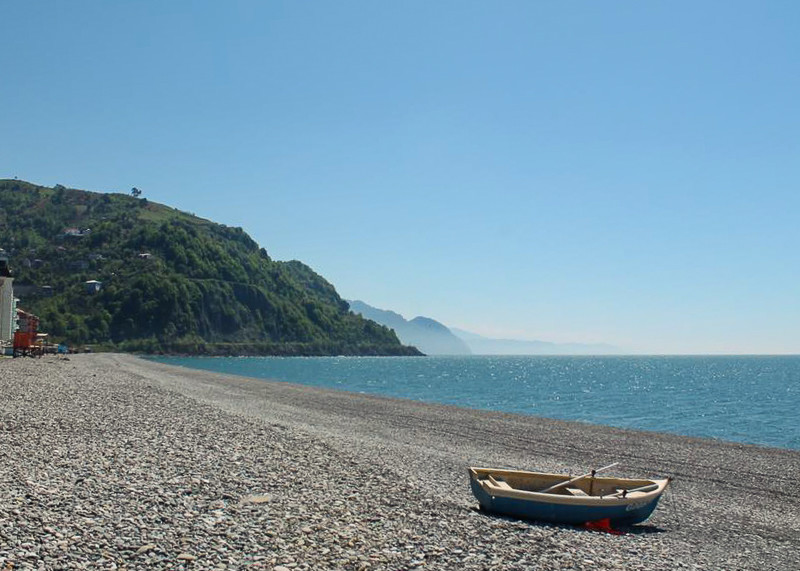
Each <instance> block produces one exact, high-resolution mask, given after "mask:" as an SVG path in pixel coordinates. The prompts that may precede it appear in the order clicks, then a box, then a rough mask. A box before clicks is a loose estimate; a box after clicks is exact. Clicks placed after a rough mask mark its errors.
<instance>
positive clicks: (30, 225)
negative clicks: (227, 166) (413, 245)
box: [0, 180, 419, 355]
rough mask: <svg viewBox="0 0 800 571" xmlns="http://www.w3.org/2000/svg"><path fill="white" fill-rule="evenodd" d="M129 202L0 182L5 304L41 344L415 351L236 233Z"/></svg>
mask: <svg viewBox="0 0 800 571" xmlns="http://www.w3.org/2000/svg"><path fill="white" fill-rule="evenodd" d="M132 194H133V196H128V195H125V194H110V193H95V192H88V191H83V190H76V189H70V188H65V187H64V186H61V185H56V186H55V187H54V188H47V187H43V186H37V185H34V184H31V183H27V182H23V181H17V180H0V248H3V249H5V250H6V251H7V253H8V254H9V267H10V268H11V270H12V271H13V272H14V278H15V281H14V292H15V296H16V297H18V298H20V304H19V305H20V307H21V308H23V309H25V310H26V311H29V312H31V313H34V314H36V315H38V316H39V317H40V318H41V326H40V330H42V331H45V332H47V333H49V334H50V336H51V338H52V339H54V340H57V341H63V342H67V343H68V344H73V345H84V344H92V345H97V346H98V347H100V348H108V349H118V350H135V351H146V352H182V353H192V354H196V353H206V354H285V355H295V354H296V355H336V354H358V355H364V354H374V355H412V354H419V351H417V350H416V349H414V348H411V347H404V346H403V345H401V343H400V341H399V340H398V339H397V336H396V335H395V333H393V332H392V331H391V330H390V329H389V328H387V327H384V326H382V325H378V324H377V323H375V322H373V321H369V320H367V319H364V318H362V317H360V316H357V315H354V314H353V313H351V312H350V311H349V307H348V305H347V303H346V302H345V301H344V300H342V299H341V298H340V297H339V295H338V294H337V293H336V290H335V288H334V287H333V285H331V284H330V283H329V282H327V281H326V280H325V279H324V278H323V277H322V276H320V275H318V274H316V273H315V272H314V271H313V270H312V269H311V268H309V267H308V266H306V265H305V264H303V263H301V262H298V261H291V262H279V261H275V260H272V259H271V258H270V257H269V255H268V254H267V251H266V250H265V249H264V248H260V247H259V245H258V244H256V243H255V242H254V241H253V240H252V239H251V238H250V236H248V235H247V234H246V233H245V232H244V230H242V229H241V228H231V227H228V226H224V225H222V224H217V223H215V222H211V221H209V220H204V219H201V218H198V217H196V216H194V215H191V214H187V213H185V212H181V211H179V210H176V209H174V208H170V207H168V206H164V205H161V204H157V203H154V202H151V201H148V200H147V199H146V198H138V196H139V195H140V194H141V193H139V192H138V191H136V189H133V191H132ZM220 200H224V197H223V196H222V195H221V196H220ZM98 282H99V283H98Z"/></svg>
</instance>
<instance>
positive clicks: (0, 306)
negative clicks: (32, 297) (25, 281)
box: [0, 250, 17, 341]
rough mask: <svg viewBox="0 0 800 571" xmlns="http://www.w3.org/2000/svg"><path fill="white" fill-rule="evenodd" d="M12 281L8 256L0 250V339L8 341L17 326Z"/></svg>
mask: <svg viewBox="0 0 800 571" xmlns="http://www.w3.org/2000/svg"><path fill="white" fill-rule="evenodd" d="M13 282H14V278H12V277H11V271H9V269H8V256H7V255H6V253H5V251H3V250H0V341H10V340H11V338H12V337H13V336H14V330H15V329H16V328H17V310H16V304H15V303H14V289H13Z"/></svg>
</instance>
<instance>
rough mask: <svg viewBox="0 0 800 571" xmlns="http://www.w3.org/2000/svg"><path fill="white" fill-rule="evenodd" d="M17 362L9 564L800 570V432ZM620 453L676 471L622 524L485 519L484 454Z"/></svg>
mask: <svg viewBox="0 0 800 571" xmlns="http://www.w3.org/2000/svg"><path fill="white" fill-rule="evenodd" d="M0 372H2V377H3V379H2V381H0V394H2V395H3V398H4V401H5V402H6V404H5V406H4V407H3V409H0V443H2V447H1V448H0V449H2V450H3V452H1V453H0V454H2V458H3V460H4V461H3V462H2V464H0V487H1V488H2V489H1V490H0V491H2V495H1V496H0V498H5V499H2V500H0V522H1V521H3V520H5V521H8V522H11V523H10V524H8V525H4V524H2V523H0V538H2V539H4V540H5V542H6V544H7V545H9V547H5V546H2V545H0V565H5V564H7V563H8V562H12V563H14V564H15V565H19V564H21V563H22V562H30V563H33V562H35V561H41V562H44V563H45V565H52V566H53V567H51V568H69V567H70V566H73V567H78V566H80V565H81V564H88V563H91V565H92V566H100V567H104V566H106V567H108V568H111V567H112V564H113V565H115V566H117V567H122V566H125V567H128V568H144V567H148V568H152V567H156V568H164V569H168V568H169V569H172V568H181V567H183V566H185V567H187V568H188V567H190V566H194V567H195V568H230V569H235V568H241V567H245V566H248V567H253V568H263V569H272V568H276V567H279V566H283V567H285V568H287V569H292V568H298V569H314V568H317V569H319V568H343V569H359V568H363V569H404V568H409V567H423V566H424V567H426V568H435V569H448V568H453V567H456V566H457V567H462V568H465V569H486V568H492V567H495V568H498V569H526V568H532V567H536V566H538V567H539V568H542V569H558V568H562V569H563V568H581V567H587V566H589V565H590V564H589V563H587V561H591V562H592V564H591V566H592V567H593V568H597V569H674V568H676V567H681V566H682V567H684V568H696V569H714V568H732V569H763V568H765V567H766V568H771V569H773V568H774V569H796V568H800V517H798V516H800V502H799V501H798V499H797V494H796V485H797V484H796V474H797V473H798V471H800V452H798V451H794V450H791V449H783V448H768V447H761V446H757V445H748V444H739V443H732V442H726V441H718V440H708V439H702V438H695V437H685V436H680V435H674V434H668V433H658V432H652V433H651V432H641V431H634V430H628V429H619V428H613V427H605V426H602V425H592V424H585V423H576V422H570V421H560V420H550V419H544V418H540V417H528V416H522V415H514V414H509V413H498V412H490V411H482V410H474V409H462V408H458V407H454V406H449V405H437V404H426V403H421V402H418V401H410V400H400V399H391V398H388V397H379V396H374V395H364V394H360V393H346V392H343V391H338V390H333V389H320V388H313V387H308V386H304V385H294V384H290V383H283V382H270V381H265V380H262V379H250V378H247V377H238V376H234V375H223V374H217V373H211V372H208V371H201V370H197V369H187V368H182V367H177V366H173V365H164V364H161V363H158V362H154V361H149V360H145V359H140V358H137V357H133V356H130V355H119V354H92V355H70V357H69V360H66V359H58V358H43V359H41V360H14V361H6V362H0ZM615 460H618V461H620V462H621V465H620V466H618V468H617V470H615V473H616V474H617V475H621V476H642V477H647V476H657V475H661V476H673V477H675V478H676V481H675V482H674V485H673V487H672V489H671V490H670V491H668V493H667V495H666V497H665V498H663V499H662V502H661V504H660V506H659V507H658V509H657V510H656V512H655V513H654V514H653V516H652V517H651V518H650V519H649V520H648V521H647V522H645V524H644V525H640V526H635V528H632V529H630V530H627V531H628V533H626V534H625V535H623V536H612V535H604V534H599V533H593V532H586V531H583V530H580V529H577V528H570V527H565V526H553V525H540V524H536V523H529V522H521V521H517V520H511V519H506V518H500V517H495V516H488V515H485V514H481V513H479V512H477V510H476V509H475V508H476V506H477V501H476V500H475V499H474V498H473V497H472V494H471V493H470V491H469V486H468V482H467V475H466V467H467V466H469V465H488V466H497V467H499V466H507V467H519V468H523V469H538V470H542V471H556V472H563V471H569V472H571V473H582V472H584V471H586V468H587V467H592V466H598V465H604V464H607V463H609V461H615ZM85 488H88V490H87V489H85ZM248 498H249V499H248ZM254 498H255V499H254ZM259 498H262V499H263V498H266V499H263V502H262V503H259V502H261V500H260V499H259ZM76 507H77V508H78V509H76ZM87 519H88V520H90V521H91V523H86V521H85V520H87ZM30 521H35V522H41V524H37V525H36V526H32V525H30V524H29V523H27V522H30ZM84 524H85V525H86V526H88V531H83V530H82V529H80V526H81V525H84ZM42 526H43V527H42ZM76 526H77V527H76ZM48 528H49V529H50V530H51V531H46V530H47V529H48ZM59 534H60V535H61V537H59V536H58V535H59ZM76 537H77V538H76ZM98 538H99V539H98ZM1 543H2V542H0V544H1ZM104 554H105V555H104ZM181 556H183V557H181ZM67 564H68V565H67ZM223 565H224V566H226V567H222V566H223Z"/></svg>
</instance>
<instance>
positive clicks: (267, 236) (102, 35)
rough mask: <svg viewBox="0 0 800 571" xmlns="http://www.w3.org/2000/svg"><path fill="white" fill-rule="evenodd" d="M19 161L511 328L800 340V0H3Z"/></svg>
mask: <svg viewBox="0 0 800 571" xmlns="http://www.w3.org/2000/svg"><path fill="white" fill-rule="evenodd" d="M0 21H3V22H4V25H3V49H2V50H0V77H1V78H2V81H0V178H13V177H18V178H20V179H23V180H28V181H31V182H34V183H38V184H43V185H46V186H53V185H55V184H63V185H65V186H68V187H72V188H81V189H86V190H94V191H102V192H129V191H130V189H131V188H132V187H134V186H135V187H137V188H139V189H141V190H142V191H143V196H144V197H145V198H147V199H148V200H152V201H156V202H160V203H164V204H168V205H170V206H173V207H176V208H179V209H181V210H185V211H188V212H192V213H194V214H197V215H198V216H201V217H203V218H208V219H211V220H214V221H216V222H220V223H223V224H226V225H229V226H241V227H242V228H244V229H245V230H246V231H247V232H248V233H249V234H250V235H251V236H252V237H253V238H254V239H255V240H256V241H257V242H258V243H259V244H260V245H261V246H263V247H264V248H266V250H267V251H268V252H269V254H270V256H271V257H273V258H274V259H278V260H291V259H298V260H301V261H303V262H305V263H306V264H308V265H309V266H311V267H312V268H313V269H314V270H316V271H317V272H318V273H320V274H321V275H323V276H324V277H325V278H326V279H328V280H329V281H330V282H331V283H333V284H334V285H335V286H336V288H337V291H338V292H339V293H340V295H342V297H344V298H346V299H360V300H363V301H365V302H367V303H369V304H370V305H373V306H376V307H380V308H383V309H391V310H393V311H396V312H398V313H401V314H403V315H404V316H405V317H406V318H409V319H410V318H412V317H414V316H417V315H424V316H427V317H431V318H433V319H436V320H438V321H440V322H442V323H444V324H446V325H448V326H451V327H458V328H461V329H466V330H469V331H473V332H475V333H479V334H483V335H487V336H493V337H504V338H517V339H530V340H543V341H554V342H576V343H577V342H582V343H608V344H612V345H615V346H617V347H619V348H620V349H621V350H623V351H624V352H633V353H656V354H665V353H682V354H685V353H689V354H716V353H745V354H750V353H753V354H755V353H800V295H798V294H800V223H799V222H798V221H800V216H799V215H798V213H799V212H800V193H798V181H800V104H798V102H799V101H800V35H798V34H797V33H796V32H797V29H798V26H799V25H800V3H797V2H795V1H785V2H779V1H772V2H770V1H766V2H753V1H751V2H737V1H691V2H688V1H687V2H682V1H670V2H666V1H664V2H657V1H653V2H632V1H624V2H621V1H615V0H608V1H605V2H596V1H594V0H587V1H579V0H575V1H569V2H549V1H547V2H545V1H535V0H525V1H513V0H509V1H502V2H489V1H486V2H471V1H464V0H458V1H446V0H443V1H436V2H430V1H427V0H426V1H414V0H410V1H403V2H374V1H367V0H364V1H347V0H343V1H338V2H322V1H305V2H302V1H300V2H298V1H286V2H282V1H253V2H240V1H227V2H201V1H196V0H195V1H192V2H188V1H185V2H178V1H175V2H155V1H144V0H142V1H137V2H108V1H105V0H103V1H99V0H98V1H91V2H90V1H81V0H76V1H73V2H62V1H39V2H11V1H6V2H0Z"/></svg>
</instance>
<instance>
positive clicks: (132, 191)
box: [131, 186, 142, 198]
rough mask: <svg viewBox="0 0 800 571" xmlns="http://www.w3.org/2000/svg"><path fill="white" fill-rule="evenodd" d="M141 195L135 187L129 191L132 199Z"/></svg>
mask: <svg viewBox="0 0 800 571" xmlns="http://www.w3.org/2000/svg"><path fill="white" fill-rule="evenodd" d="M141 195H142V191H141V190H139V189H138V188H136V187H135V186H134V187H133V188H132V189H131V196H132V197H134V198H139V197H140V196H141Z"/></svg>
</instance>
